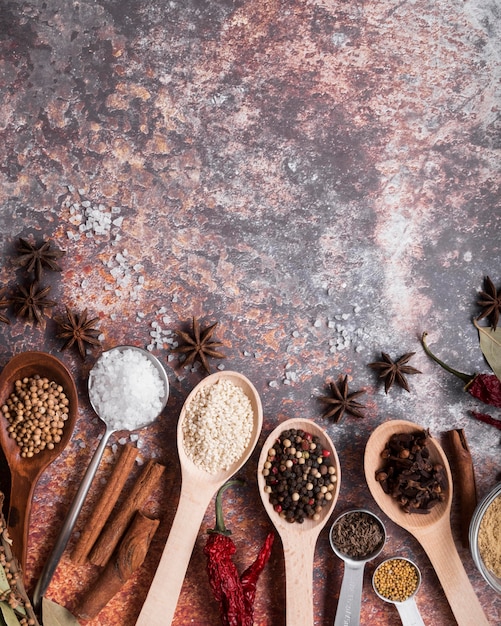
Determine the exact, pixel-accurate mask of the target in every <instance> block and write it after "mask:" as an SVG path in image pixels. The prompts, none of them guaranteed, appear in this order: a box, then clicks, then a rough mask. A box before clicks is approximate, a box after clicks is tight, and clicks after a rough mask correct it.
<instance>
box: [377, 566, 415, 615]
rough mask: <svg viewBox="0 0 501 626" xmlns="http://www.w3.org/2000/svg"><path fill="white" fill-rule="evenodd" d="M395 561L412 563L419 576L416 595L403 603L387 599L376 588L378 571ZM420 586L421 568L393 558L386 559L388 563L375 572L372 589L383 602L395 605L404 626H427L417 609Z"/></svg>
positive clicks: (378, 567)
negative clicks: (416, 598)
mask: <svg viewBox="0 0 501 626" xmlns="http://www.w3.org/2000/svg"><path fill="white" fill-rule="evenodd" d="M395 560H399V561H407V562H408V563H410V564H411V565H412V566H413V567H414V569H415V570H416V574H417V577H418V580H417V584H416V589H415V590H414V593H413V594H412V595H410V596H409V597H408V598H407V599H406V600H404V601H403V602H397V601H396V600H391V599H390V598H387V597H385V596H383V595H382V594H381V593H379V591H378V590H377V586H376V584H375V582H374V581H375V577H376V574H377V572H378V570H379V569H380V568H381V567H382V566H383V565H384V564H385V563H388V562H390V561H395ZM420 586H421V572H420V571H419V567H418V566H417V565H416V564H415V563H414V562H413V561H411V560H410V559H405V558H403V557H392V558H390V559H386V561H383V562H382V563H380V564H379V565H378V566H377V567H376V570H375V572H374V574H373V576H372V587H373V589H374V591H375V593H376V595H377V596H379V597H380V598H381V600H383V601H384V602H389V603H390V604H394V605H395V606H396V607H397V611H398V614H399V615H400V619H401V620H402V624H403V625H404V626H425V625H424V622H423V620H422V618H421V615H420V613H419V610H418V608H417V605H416V600H415V596H416V594H417V592H418V590H419V587H420Z"/></svg>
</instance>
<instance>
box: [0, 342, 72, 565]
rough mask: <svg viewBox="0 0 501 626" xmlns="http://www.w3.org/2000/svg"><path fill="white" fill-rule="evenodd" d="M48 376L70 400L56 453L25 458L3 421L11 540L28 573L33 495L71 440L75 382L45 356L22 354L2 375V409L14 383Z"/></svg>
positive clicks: (0, 424)
mask: <svg viewBox="0 0 501 626" xmlns="http://www.w3.org/2000/svg"><path fill="white" fill-rule="evenodd" d="M35 374H39V375H40V376H46V377H47V378H48V379H49V380H51V381H54V382H56V383H58V384H60V385H61V386H62V387H63V389H64V392H65V394H66V396H67V398H68V400H69V415H68V419H67V420H66V422H65V424H64V429H63V436H62V438H61V441H60V442H59V443H57V444H56V445H55V446H54V449H53V450H49V449H48V448H45V450H43V451H42V452H39V453H38V454H35V455H34V456H33V457H31V458H23V457H22V456H21V449H20V447H19V446H18V444H17V443H16V442H15V441H14V439H12V438H11V437H10V436H9V433H8V431H7V428H8V426H9V423H8V421H7V419H6V418H5V417H4V416H3V414H2V416H1V417H0V444H1V446H2V448H3V451H4V454H5V458H6V460H7V463H8V465H9V469H10V474H11V494H10V506H9V512H8V516H7V526H8V529H9V534H10V537H11V539H12V550H13V552H14V554H15V555H16V557H17V559H18V560H19V562H20V564H21V568H22V569H23V571H25V566H26V552H27V546H28V530H29V521H30V512H31V502H32V498H33V492H34V490H35V486H36V484H37V482H38V479H39V477H40V475H41V474H42V472H43V471H44V470H45V469H46V468H47V466H48V465H49V464H50V463H52V461H54V460H55V459H56V458H57V457H58V456H59V455H60V454H61V452H62V451H63V450H64V448H65V447H66V445H67V444H68V442H69V441H70V439H71V436H72V434H73V429H74V427H75V422H76V418H77V414H78V396H77V390H76V387H75V382H74V380H73V377H72V376H71V374H70V372H69V371H68V369H67V368H66V366H65V365H64V364H63V363H62V362H61V361H59V359H57V358H56V357H55V356H52V355H51V354H47V353H45V352H21V353H20V354H18V355H16V356H14V357H13V358H12V359H11V360H10V361H9V362H8V363H7V365H6V366H5V367H4V369H3V370H2V373H1V374H0V406H1V405H3V404H4V403H5V402H6V400H7V399H8V397H9V396H10V394H11V393H12V392H13V391H14V383H15V381H16V380H18V379H22V378H24V377H25V376H34V375H35Z"/></svg>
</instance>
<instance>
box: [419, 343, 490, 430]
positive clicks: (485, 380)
mask: <svg viewBox="0 0 501 626" xmlns="http://www.w3.org/2000/svg"><path fill="white" fill-rule="evenodd" d="M427 334H428V333H423V335H422V337H421V344H422V346H423V348H424V351H425V352H426V354H427V355H428V356H429V357H430V358H431V359H433V360H434V361H435V362H436V363H438V364H439V365H440V366H441V367H443V368H444V369H445V370H447V371H448V372H450V373H451V374H454V376H457V377H458V378H460V379H461V380H462V381H464V383H465V387H464V390H465V391H467V392H468V393H469V394H470V395H471V396H473V397H474V398H476V399H477V400H481V401H482V402H484V403H485V404H490V405H491V406H495V407H498V408H501V380H499V378H498V377H497V376H496V375H495V374H464V373H463V372H458V370H455V369H453V368H452V367H450V366H449V365H446V364H445V363H444V362H443V361H441V360H440V359H439V358H438V357H436V356H435V355H434V354H433V353H432V351H431V350H430V348H429V347H428V345H427V343H426V336H427ZM472 414H473V416H474V417H476V418H477V419H480V420H481V421H484V422H487V423H488V424H491V425H493V426H496V428H500V429H501V421H500V420H495V419H493V418H492V417H490V416H489V415H485V414H484V413H478V412H476V411H472Z"/></svg>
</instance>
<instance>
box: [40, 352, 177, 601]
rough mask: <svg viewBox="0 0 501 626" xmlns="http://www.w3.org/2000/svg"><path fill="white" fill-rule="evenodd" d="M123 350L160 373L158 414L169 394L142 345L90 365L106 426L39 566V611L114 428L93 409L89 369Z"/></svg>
mask: <svg viewBox="0 0 501 626" xmlns="http://www.w3.org/2000/svg"><path fill="white" fill-rule="evenodd" d="M126 350H133V351H137V352H139V353H141V354H143V355H144V356H146V357H147V358H148V359H149V361H150V362H151V363H152V364H153V366H154V367H155V368H156V370H157V372H158V373H159V375H160V378H161V379H162V381H163V383H164V395H163V397H162V398H161V408H160V411H159V414H160V413H161V412H162V411H163V409H164V408H165V405H166V404H167V400H168V398H169V380H168V378H167V374H166V372H165V369H164V367H163V365H162V363H161V362H160V361H159V360H158V359H157V358H156V357H155V356H153V355H152V354H150V352H148V351H147V350H143V349H142V348H137V347H135V346H117V347H115V348H111V350H107V351H106V352H103V354H102V355H101V356H100V357H99V359H98V360H97V361H96V363H95V365H94V367H93V369H92V370H91V371H90V374H89V381H88V386H89V399H90V403H91V405H92V408H93V409H94V411H95V412H96V414H97V416H98V417H99V419H100V420H101V421H102V422H103V423H104V425H105V426H106V430H105V432H104V434H103V436H102V438H101V441H100V442H99V445H98V446H97V448H96V451H95V452H94V455H93V457H92V459H91V462H90V464H89V466H88V467H87V470H86V472H85V475H84V477H83V479H82V482H81V483H80V487H79V488H78V491H77V493H76V495H75V498H74V500H73V503H72V504H71V506H70V509H69V511H68V513H67V514H66V519H65V521H64V524H63V527H62V529H61V532H60V534H59V538H58V540H57V542H56V545H55V546H54V548H53V550H52V554H51V555H50V557H49V559H48V561H47V562H46V563H45V566H44V568H43V570H42V573H41V575H40V578H39V579H38V582H37V585H36V587H35V590H34V592H33V606H34V607H35V610H36V611H39V609H40V604H41V601H42V597H43V595H44V594H45V592H46V591H47V588H48V586H49V584H50V581H51V580H52V576H53V575H54V572H55V571H56V568H57V566H58V564H59V561H60V559H61V556H62V555H63V552H64V550H65V549H66V546H67V544H68V541H69V539H70V536H71V533H72V531H73V527H74V526H75V522H76V521H77V518H78V516H79V514H80V511H81V509H82V506H83V503H84V501H85V498H86V496H87V493H88V492H89V489H90V486H91V483H92V481H93V479H94V476H95V474H96V471H97V469H98V467H99V463H100V462H101V459H102V456H103V454H104V450H105V448H106V444H107V443H108V440H109V438H110V436H111V435H112V434H113V433H114V432H116V430H115V428H112V427H111V426H110V425H109V424H107V423H106V421H105V420H104V418H103V416H102V415H99V413H98V411H97V410H96V406H95V404H94V402H93V401H92V393H91V387H92V373H93V371H94V369H95V368H96V366H97V365H98V363H99V362H100V359H102V358H103V355H106V354H109V353H111V352H113V351H121V352H124V351H126ZM123 392H124V394H126V393H127V389H124V390H123ZM157 417H158V415H155V417H154V418H153V419H148V420H145V421H144V423H141V424H139V425H138V427H137V429H136V430H140V429H141V428H144V427H145V426H148V425H149V424H151V423H152V422H153V421H154V420H155V419H156V418H157Z"/></svg>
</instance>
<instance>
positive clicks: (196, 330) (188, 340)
mask: <svg viewBox="0 0 501 626" xmlns="http://www.w3.org/2000/svg"><path fill="white" fill-rule="evenodd" d="M192 324H193V326H192V333H191V334H190V333H185V332H183V331H181V330H178V331H177V334H178V335H179V337H180V338H181V339H182V340H183V341H184V342H185V343H184V345H182V346H178V347H177V348H174V349H173V350H172V351H173V352H179V353H181V354H186V359H185V361H184V365H191V364H192V363H193V362H194V361H195V359H198V360H199V361H200V363H201V364H202V365H203V367H204V369H205V371H206V372H207V373H208V374H210V368H209V362H208V360H207V357H213V358H216V359H224V358H226V355H225V354H223V353H222V352H219V351H218V350H216V348H219V347H221V346H223V345H224V344H223V343H222V342H221V341H212V335H213V334H214V331H215V330H216V326H217V324H218V323H217V322H215V323H214V324H211V325H210V326H208V327H207V328H205V329H203V330H201V329H200V322H199V321H198V320H197V319H196V318H195V317H193V322H192Z"/></svg>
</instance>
